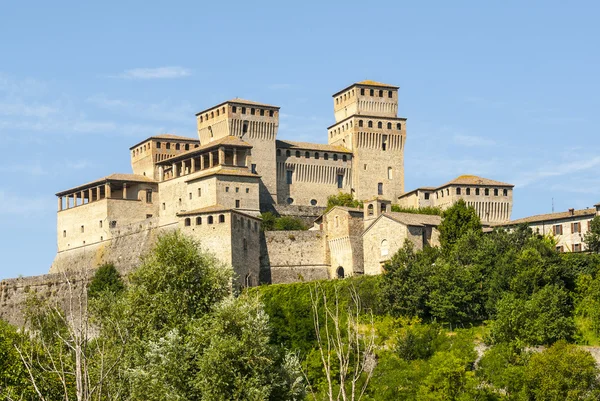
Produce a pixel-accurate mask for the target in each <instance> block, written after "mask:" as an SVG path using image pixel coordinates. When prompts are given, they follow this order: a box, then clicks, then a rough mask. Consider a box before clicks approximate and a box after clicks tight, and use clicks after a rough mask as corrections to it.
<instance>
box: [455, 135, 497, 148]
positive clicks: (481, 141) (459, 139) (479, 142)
mask: <svg viewBox="0 0 600 401" xmlns="http://www.w3.org/2000/svg"><path fill="white" fill-rule="evenodd" d="M454 142H455V143H457V144H459V145H462V146H468V147H483V146H492V145H495V144H496V141H494V140H492V139H489V138H484V137H481V136H473V135H454Z"/></svg>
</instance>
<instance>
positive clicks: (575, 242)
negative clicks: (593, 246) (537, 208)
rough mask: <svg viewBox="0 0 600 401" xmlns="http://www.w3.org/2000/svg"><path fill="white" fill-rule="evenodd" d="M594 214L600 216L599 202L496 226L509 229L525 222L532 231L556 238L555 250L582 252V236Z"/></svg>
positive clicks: (588, 228)
mask: <svg viewBox="0 0 600 401" xmlns="http://www.w3.org/2000/svg"><path fill="white" fill-rule="evenodd" d="M596 216H600V203H599V204H597V205H595V206H594V207H593V208H588V209H580V210H575V209H569V210H568V211H566V212H558V213H549V214H540V215H536V216H530V217H525V218H522V219H517V220H512V221H510V222H508V223H504V224H497V225H496V227H505V228H508V229H511V228H515V227H517V226H519V225H521V224H527V226H528V227H529V228H531V229H532V230H533V232H536V233H538V234H541V235H551V236H553V237H554V239H555V240H556V250H557V251H559V252H582V251H585V250H586V249H587V246H586V244H585V243H584V242H583V238H584V236H585V234H586V233H587V232H588V231H589V230H590V224H591V221H592V219H593V218H594V217H596Z"/></svg>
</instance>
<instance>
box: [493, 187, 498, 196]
mask: <svg viewBox="0 0 600 401" xmlns="http://www.w3.org/2000/svg"><path fill="white" fill-rule="evenodd" d="M494 196H498V188H494Z"/></svg>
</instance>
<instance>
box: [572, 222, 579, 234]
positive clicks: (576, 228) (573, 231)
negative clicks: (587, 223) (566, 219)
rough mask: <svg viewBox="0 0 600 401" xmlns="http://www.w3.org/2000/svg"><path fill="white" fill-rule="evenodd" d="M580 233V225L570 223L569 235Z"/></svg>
mask: <svg viewBox="0 0 600 401" xmlns="http://www.w3.org/2000/svg"><path fill="white" fill-rule="evenodd" d="M580 232H581V223H579V222H577V223H571V233H573V234H575V233H580Z"/></svg>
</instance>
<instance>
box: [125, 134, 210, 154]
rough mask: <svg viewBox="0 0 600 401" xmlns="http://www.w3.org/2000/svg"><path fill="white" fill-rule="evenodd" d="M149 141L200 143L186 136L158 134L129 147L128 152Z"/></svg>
mask: <svg viewBox="0 0 600 401" xmlns="http://www.w3.org/2000/svg"><path fill="white" fill-rule="evenodd" d="M151 139H170V140H172V141H186V142H200V141H199V140H198V139H194V138H190V137H187V136H179V135H174V134H159V135H152V136H151V137H148V138H146V139H144V140H143V141H141V142H138V143H136V144H135V145H133V146H132V147H130V148H129V150H131V149H133V148H136V147H138V146H140V145H141V144H142V143H144V142H147V141H149V140H151Z"/></svg>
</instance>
